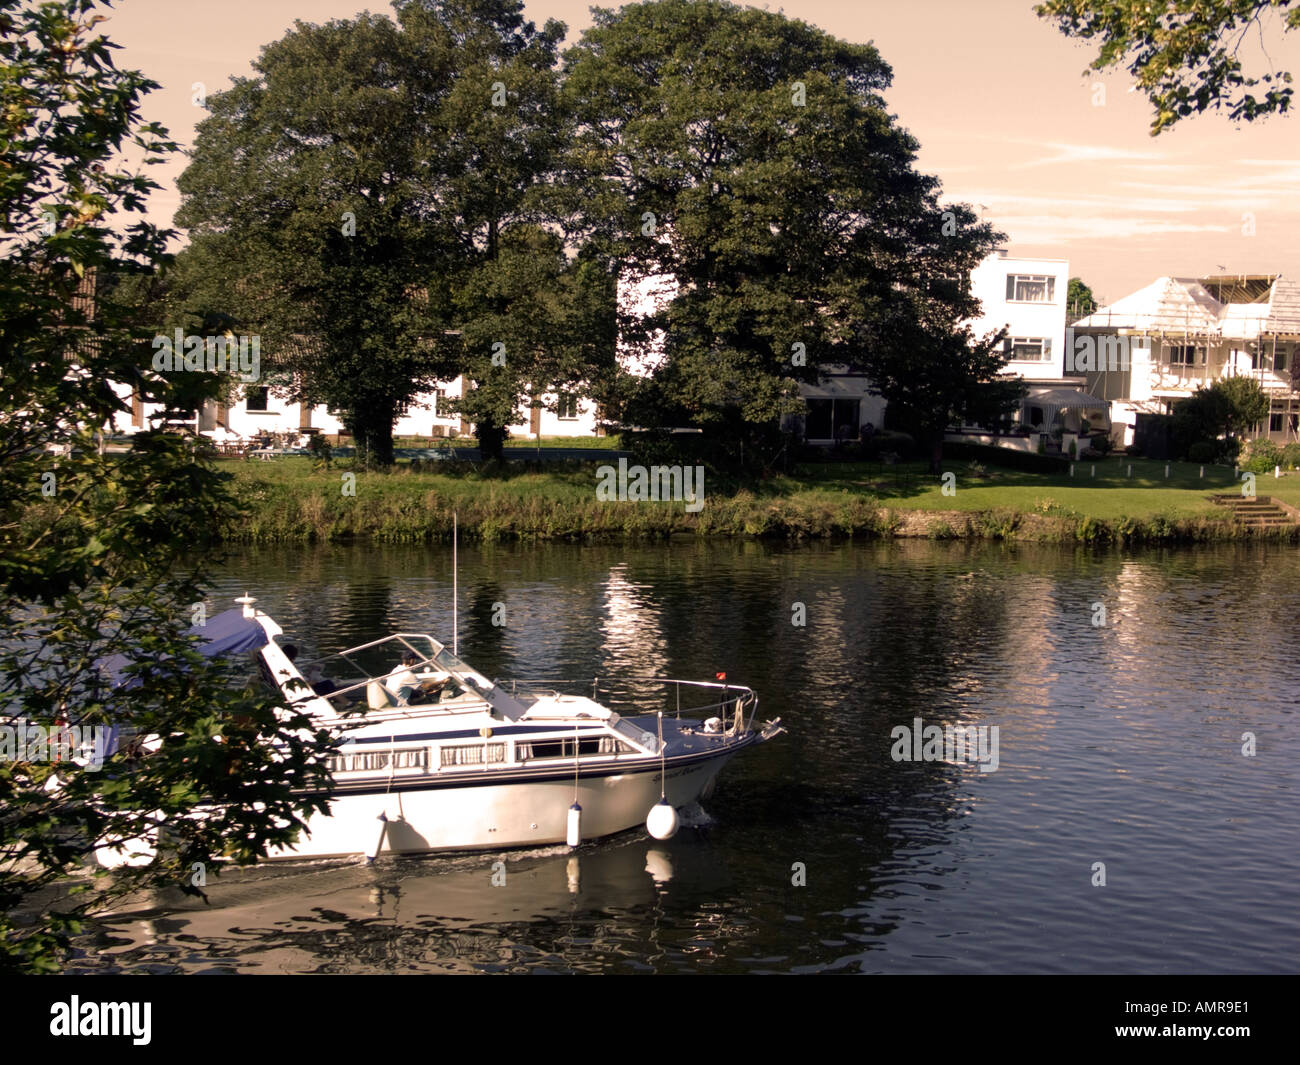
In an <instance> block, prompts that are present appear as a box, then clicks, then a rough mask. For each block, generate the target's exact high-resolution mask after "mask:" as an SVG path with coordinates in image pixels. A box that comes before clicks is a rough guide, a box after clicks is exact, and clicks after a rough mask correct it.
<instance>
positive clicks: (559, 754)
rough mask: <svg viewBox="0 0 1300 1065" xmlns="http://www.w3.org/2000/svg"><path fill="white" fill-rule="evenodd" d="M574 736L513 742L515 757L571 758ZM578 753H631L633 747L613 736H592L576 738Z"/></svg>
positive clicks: (530, 758)
mask: <svg viewBox="0 0 1300 1065" xmlns="http://www.w3.org/2000/svg"><path fill="white" fill-rule="evenodd" d="M574 742H575V741H574V738H573V737H572V736H570V737H568V738H567V739H559V740H529V741H528V742H527V743H516V744H515V757H516V758H517V759H519V761H521V762H526V761H530V760H535V759H538V758H572V757H573V745H574ZM577 744H578V755H579V757H581V756H582V755H590V754H597V755H599V754H632V753H634V752H635V748H634V747H632V746H630V745H628V744H626V743H624V742H623V741H622V740H620V739H616V738H615V737H613V736H592V737H590V738H582V739H579V740H577Z"/></svg>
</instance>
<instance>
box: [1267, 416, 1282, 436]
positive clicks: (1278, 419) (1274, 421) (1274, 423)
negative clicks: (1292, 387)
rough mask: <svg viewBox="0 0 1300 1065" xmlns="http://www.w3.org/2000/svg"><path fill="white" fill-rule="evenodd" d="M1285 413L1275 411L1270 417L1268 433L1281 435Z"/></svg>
mask: <svg viewBox="0 0 1300 1065" xmlns="http://www.w3.org/2000/svg"><path fill="white" fill-rule="evenodd" d="M1284 415H1285V412H1284V411H1274V412H1273V413H1272V414H1270V415H1269V416H1268V431H1269V432H1270V433H1280V432H1281V431H1282V418H1283V417H1284Z"/></svg>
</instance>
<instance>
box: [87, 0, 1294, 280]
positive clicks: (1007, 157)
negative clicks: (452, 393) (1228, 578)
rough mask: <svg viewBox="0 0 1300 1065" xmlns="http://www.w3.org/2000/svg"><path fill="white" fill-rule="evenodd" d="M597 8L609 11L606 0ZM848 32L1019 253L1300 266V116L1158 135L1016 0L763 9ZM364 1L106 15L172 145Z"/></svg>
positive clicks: (1123, 261) (1096, 274)
mask: <svg viewBox="0 0 1300 1065" xmlns="http://www.w3.org/2000/svg"><path fill="white" fill-rule="evenodd" d="M604 6H611V7H612V6H616V5H615V4H613V3H608V4H606V5H604ZM751 6H756V7H764V8H768V9H769V10H774V11H782V10H783V11H784V13H785V14H786V15H788V16H790V17H797V18H800V19H802V20H804V21H805V22H809V23H811V24H812V25H814V26H817V27H818V28H820V29H822V30H824V31H826V32H827V33H830V34H833V35H834V36H836V37H840V38H843V39H845V40H849V41H853V42H856V43H872V44H874V45H875V47H876V48H877V50H878V51H879V52H880V54H881V57H882V58H883V59H884V60H885V62H886V63H888V64H889V65H890V66H891V67H892V69H893V72H894V80H893V84H892V86H891V88H890V89H889V90H888V91H887V92H886V93H885V100H886V103H887V105H888V107H889V110H890V112H891V113H892V114H893V115H894V116H896V119H897V121H898V122H899V124H900V125H902V126H903V127H904V128H906V129H907V130H908V131H909V132H911V133H912V135H913V136H914V137H916V139H917V140H918V141H919V142H920V145H921V148H920V152H919V156H918V161H917V165H918V168H919V169H921V170H922V171H924V172H927V173H930V174H933V175H935V176H936V177H938V178H939V179H940V180H941V182H942V184H943V190H944V193H943V198H944V199H945V200H946V201H949V202H964V203H969V204H972V205H974V206H975V207H976V209H977V211H978V212H979V213H980V214H981V215H982V217H983V218H984V219H985V220H986V221H988V222H991V223H992V224H993V225H994V226H995V228H997V229H998V230H1000V231H1001V232H1003V233H1005V234H1006V235H1007V241H1006V246H1007V247H1008V248H1009V249H1010V252H1011V254H1013V255H1027V256H1043V257H1047V258H1061V259H1068V260H1069V261H1070V273H1071V275H1073V276H1079V277H1082V278H1083V279H1084V280H1085V281H1086V282H1088V284H1089V285H1091V287H1092V289H1093V291H1094V292H1095V293H1096V294H1097V295H1098V296H1099V297H1100V298H1102V299H1103V301H1113V300H1116V299H1119V298H1121V297H1122V296H1125V295H1127V294H1129V293H1130V292H1133V291H1135V290H1137V289H1139V288H1141V287H1143V286H1144V285H1146V284H1149V283H1150V282H1151V281H1153V280H1155V279H1156V278H1157V277H1161V276H1164V275H1172V276H1176V277H1183V276H1190V277H1200V276H1205V275H1208V274H1217V273H1224V272H1226V273H1248V274H1258V273H1281V274H1287V275H1289V276H1292V277H1300V243H1297V240H1296V235H1297V233H1300V114H1297V115H1295V116H1294V117H1288V116H1282V117H1273V118H1270V119H1267V120H1264V121H1259V122H1255V123H1243V124H1239V125H1233V124H1232V123H1230V122H1229V121H1228V120H1227V119H1226V118H1223V117H1222V116H1220V115H1216V114H1207V115H1201V116H1198V117H1195V118H1190V119H1185V120H1183V121H1182V122H1180V123H1178V124H1177V125H1176V126H1175V127H1174V129H1173V130H1171V131H1169V132H1166V133H1163V134H1161V135H1160V136H1159V137H1158V138H1152V137H1151V136H1149V133H1148V130H1149V127H1150V123H1151V105H1150V103H1149V101H1148V100H1147V99H1146V97H1145V96H1143V95H1142V94H1141V93H1138V92H1133V91H1130V89H1131V86H1132V78H1131V76H1130V75H1129V74H1128V73H1127V71H1124V70H1122V69H1119V70H1113V71H1108V72H1106V73H1103V74H1098V73H1096V72H1092V71H1088V72H1085V68H1086V67H1087V66H1088V63H1089V62H1090V60H1091V59H1092V57H1093V55H1094V49H1092V48H1090V47H1089V46H1088V45H1086V44H1085V43H1084V42H1077V41H1072V40H1069V39H1068V38H1066V37H1065V36H1063V35H1062V34H1061V33H1060V31H1059V30H1057V29H1056V28H1055V26H1054V25H1053V24H1051V23H1050V22H1047V21H1045V20H1042V19H1039V18H1038V17H1037V16H1036V15H1035V14H1034V12H1033V4H1032V3H1031V2H1025V0H910V2H908V3H899V2H898V0H804V2H803V3H801V4H800V5H798V6H795V5H791V6H790V7H789V8H788V9H784V8H781V7H779V6H777V5H775V4H755V5H751ZM363 10H370V11H374V12H376V13H388V12H389V11H390V8H389V7H388V6H387V5H386V4H383V3H370V4H368V5H367V4H365V3H364V0H223V2H221V3H215V4H214V3H211V2H210V0H120V2H119V4H118V6H117V7H116V8H115V9H114V10H113V13H112V14H111V17H110V19H109V21H108V22H107V23H105V24H103V25H102V26H101V27H100V29H101V30H102V31H105V32H107V34H108V36H109V38H110V39H111V40H113V41H114V42H116V43H117V44H119V45H121V46H122V50H121V51H120V52H119V53H118V56H117V60H118V65H119V66H120V67H131V68H134V69H138V70H141V71H143V72H144V73H145V74H146V75H148V76H149V77H151V78H152V79H153V80H154V81H157V82H159V83H160V84H161V86H162V88H161V89H160V90H158V91H157V92H155V93H153V94H151V95H150V96H149V97H147V98H146V99H145V102H144V114H145V117H147V118H148V119H150V120H153V121H158V122H161V123H162V124H163V125H165V126H166V127H167V128H168V129H169V130H170V131H171V134H172V137H173V139H174V140H176V141H177V142H178V143H179V144H181V145H182V146H186V147H188V146H190V145H191V144H192V143H193V136H194V126H195V123H196V122H197V121H199V120H200V119H201V118H202V116H203V114H204V112H203V110H202V109H201V108H200V107H197V106H195V105H194V104H193V103H192V97H193V95H194V88H193V86H194V83H195V82H202V83H203V86H204V88H205V89H206V91H208V92H214V91H218V90H220V89H224V88H226V87H228V86H229V84H230V81H229V79H230V78H231V77H232V76H250V75H251V74H252V73H253V71H252V68H251V66H250V64H251V62H252V60H254V59H255V58H256V57H257V55H258V52H259V51H260V49H261V47H262V46H263V45H265V44H268V43H270V42H272V41H275V40H278V39H279V38H280V37H282V36H283V35H284V34H285V33H286V32H287V31H288V30H290V29H291V28H292V26H293V23H294V21H295V20H302V21H305V22H317V23H320V22H327V21H329V20H331V19H343V18H351V17H353V16H355V15H356V14H358V13H359V12H360V11H363ZM525 10H526V14H527V17H528V18H529V19H531V20H532V21H533V22H535V23H537V24H538V25H539V26H540V25H541V24H543V23H544V22H546V20H547V19H550V18H557V19H559V20H561V21H562V22H564V23H565V24H566V25H567V26H568V30H569V41H570V42H573V41H575V40H576V39H577V38H578V37H579V36H580V35H581V32H582V31H583V30H584V29H585V28H587V27H588V26H589V25H590V24H591V17H590V14H589V13H588V4H587V3H586V2H585V0H530V2H528V3H527V4H526V8H525ZM1290 38H1291V39H1290V40H1285V41H1284V40H1283V38H1282V35H1281V33H1280V31H1275V32H1273V33H1271V34H1270V33H1264V34H1262V35H1261V38H1260V40H1258V41H1254V42H1248V45H1247V47H1251V46H1252V45H1253V47H1254V49H1255V53H1256V54H1258V48H1259V47H1260V44H1261V43H1262V44H1263V45H1264V46H1265V47H1266V48H1267V54H1268V56H1269V57H1271V60H1272V62H1273V64H1274V65H1275V66H1277V67H1280V68H1282V69H1289V70H1291V71H1292V72H1293V73H1300V32H1297V33H1292V34H1290ZM183 168H184V160H181V159H178V160H176V161H175V162H174V163H170V164H168V165H166V166H157V167H152V168H151V169H150V176H151V177H153V178H154V180H156V181H158V182H159V184H161V185H163V189H162V190H160V191H158V192H156V193H154V197H153V200H152V201H151V206H150V216H151V218H152V219H153V220H154V221H156V222H158V223H159V224H163V225H170V224H171V221H172V215H173V213H174V212H175V210H176V208H177V207H178V206H179V203H180V197H179V194H178V192H177V191H176V187H175V180H176V177H177V176H178V175H179V174H180V172H181V171H182V170H183Z"/></svg>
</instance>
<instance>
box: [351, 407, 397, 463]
mask: <svg viewBox="0 0 1300 1065" xmlns="http://www.w3.org/2000/svg"><path fill="white" fill-rule="evenodd" d="M348 425H349V429H350V431H351V432H352V434H353V438H354V440H355V441H356V447H357V457H358V458H359V459H360V460H361V462H362V463H363V464H364V465H366V466H382V467H387V466H391V465H392V464H393V420H392V418H388V417H384V416H383V415H382V414H372V413H370V412H369V411H357V412H355V413H354V414H353V415H352V418H351V419H350V420H349V422H348Z"/></svg>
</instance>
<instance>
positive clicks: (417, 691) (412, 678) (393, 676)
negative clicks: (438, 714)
mask: <svg viewBox="0 0 1300 1065" xmlns="http://www.w3.org/2000/svg"><path fill="white" fill-rule="evenodd" d="M419 661H420V656H419V655H417V654H415V653H414V652H413V651H407V652H406V654H404V655H402V664H401V665H400V666H398V668H397V669H396V670H394V671H393V672H392V673H390V674H389V676H388V680H387V681H386V682H385V683H386V684H387V687H388V688H389V689H390V690H391V691H392V692H393V693H394V694H395V695H396V696H397V698H398V699H399V700H401V701H402V702H404V703H406V704H407V705H409V706H418V705H419V704H421V703H436V702H437V701H438V697H439V696H440V695H441V694H442V689H443V687H444V686H445V685H446V683H447V682H446V680H436V679H434V678H432V677H429V678H425V679H421V678H420V677H419V676H417V675H416V672H415V668H414V667H415V666H416V665H417V664H418V663H419Z"/></svg>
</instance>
